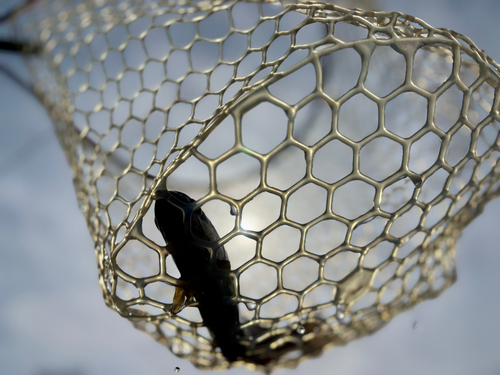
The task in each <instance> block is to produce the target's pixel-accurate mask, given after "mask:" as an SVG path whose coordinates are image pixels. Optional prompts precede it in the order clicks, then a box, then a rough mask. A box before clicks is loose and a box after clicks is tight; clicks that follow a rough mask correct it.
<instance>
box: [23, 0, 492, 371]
mask: <svg viewBox="0 0 500 375" xmlns="http://www.w3.org/2000/svg"><path fill="white" fill-rule="evenodd" d="M16 30H17V35H18V37H19V38H22V39H23V40H30V41H32V42H34V43H38V44H40V45H41V46H42V51H41V53H40V54H39V55H38V56H27V60H28V61H29V65H30V68H31V69H32V72H33V75H34V78H35V81H36V88H37V93H38V95H39V96H40V98H42V100H43V102H44V104H45V105H46V106H47V108H48V111H49V112H50V115H51V117H52V119H53V122H54V126H55V129H56V132H57V135H58V137H59V139H60V142H61V144H62V146H63V148H64V151H65V153H66V155H67V158H68V161H69V163H70V165H71V167H72V169H73V172H74V185H75V189H76V194H77V198H78V202H79V205H80V207H81V210H82V212H83V214H84V215H85V218H86V220H87V223H88V227H89V230H90V233H91V235H92V238H93V240H94V242H95V252H96V257H97V263H98V268H99V281H100V285H101V288H102V292H103V296H104V300H105V302H106V304H107V305H108V306H109V307H110V308H112V309H113V310H115V311H116V312H118V313H119V314H120V315H121V316H122V317H125V318H126V319H128V320H130V321H131V322H132V323H133V324H134V326H135V327H136V328H138V329H140V330H143V331H144V332H146V333H147V334H149V335H150V336H151V337H152V338H153V339H155V340H156V341H158V342H160V343H161V344H163V345H165V346H167V347H168V348H169V350H170V351H171V352H172V353H174V354H175V355H176V356H178V357H181V358H185V359H188V360H189V361H191V362H192V363H193V364H194V365H195V366H196V367H198V368H202V369H225V368H228V367H231V366H237V365H246V366H247V367H249V368H251V369H259V370H266V371H271V370H273V369H275V368H278V367H283V366H285V367H295V366H296V365H297V364H298V363H299V362H300V361H303V360H305V359H307V358H310V357H311V356H317V355H319V354H321V353H322V352H323V351H324V349H325V348H327V347H331V346H336V345H342V344H346V343H348V342H350V341H351V340H354V339H356V338H359V337H361V336H364V335H367V334H371V333H373V332H375V331H377V330H379V329H380V328H382V327H383V326H384V325H385V324H386V323H387V322H389V321H390V320H391V319H392V317H394V316H395V315H397V314H399V313H400V312H402V311H404V310H406V309H409V308H411V307H412V306H414V305H415V304H417V303H419V302H421V301H423V300H426V299H429V298H434V297H436V296H438V295H439V294H440V293H441V292H443V291H444V290H445V289H446V288H448V287H449V286H450V285H451V284H452V283H453V282H454V280H455V278H456V273H455V266H454V258H455V243H456V241H457V238H458V237H459V235H460V233H461V231H462V229H463V228H464V227H465V226H466V225H467V224H468V223H469V222H470V221H471V220H472V219H474V218H475V217H476V216H477V215H478V214H479V213H481V211H482V209H483V207H484V205H485V204H486V203H487V202H488V201H489V200H491V199H493V198H494V197H496V196H497V195H498V193H499V186H500V181H499V172H500V167H499V162H498V160H499V156H500V153H499V131H500V123H499V121H500V117H499V112H498V98H499V96H498V83H499V66H498V65H497V64H496V63H495V62H493V61H492V60H491V59H489V58H488V57H487V56H486V55H485V53H484V52H482V51H481V50H479V49H478V48H477V47H476V46H475V45H474V44H473V42H472V41H471V40H469V39H468V38H467V37H465V36H462V35H460V34H457V33H455V32H452V31H450V30H445V29H437V28H434V27H431V26H429V25H428V24H426V23H425V22H424V21H421V20H419V19H417V18H414V17H411V16H407V15H404V14H400V13H391V12H365V11H362V10H351V9H344V8H340V7H337V6H334V5H331V4H323V3H319V2H307V3H297V4H290V5H282V4H281V3H279V2H263V1H262V2H258V1H255V2H254V1H248V2H246V1H212V2H208V1H204V2H195V1H193V2H190V1H157V2H150V1H142V2H136V1H89V0H81V1H69V0H67V1H63V0H50V1H40V3H39V4H37V5H36V6H35V7H33V8H32V9H31V10H30V11H28V12H25V13H23V14H21V15H20V16H19V17H18V18H17V19H16ZM172 191H178V192H182V193H184V194H186V195H187V196H189V197H190V198H192V199H193V200H194V201H195V203H193V204H192V205H191V208H192V209H193V210H197V209H200V208H201V210H202V211H203V213H204V214H205V215H206V217H207V218H208V219H209V220H210V221H211V223H212V224H213V226H214V227H215V229H216V231H217V233H218V236H216V237H215V241H213V242H212V243H210V244H209V245H207V247H206V249H207V254H209V255H210V259H211V262H212V263H211V265H212V266H213V264H214V263H213V262H214V259H216V258H217V257H218V258H217V259H219V258H221V257H225V259H226V260H228V261H229V262H230V272H228V274H227V277H228V278H230V280H231V282H232V285H233V287H234V294H233V295H230V296H228V298H227V301H226V302H225V303H227V304H228V306H229V305H230V306H232V307H234V306H235V307H236V308H237V310H238V314H239V322H238V323H239V325H240V328H241V332H244V333H245V334H244V335H242V336H241V337H238V338H237V339H235V340H236V341H235V342H237V343H238V345H242V347H243V348H244V350H245V353H246V354H245V355H243V356H240V357H239V358H238V359H237V360H228V358H227V355H225V354H224V352H223V350H221V348H220V347H219V345H218V344H217V340H216V339H215V338H214V334H213V329H212V328H213V327H207V324H205V323H206V322H204V321H203V319H202V317H201V316H200V309H201V307H200V304H201V303H200V301H197V300H196V298H190V299H189V298H187V299H186V301H185V302H184V305H183V306H182V309H181V310H180V311H178V312H173V311H172V306H173V298H174V294H175V291H176V287H177V288H178V289H179V290H182V288H183V287H182V285H184V284H182V282H180V281H179V280H180V276H181V275H180V272H179V270H178V268H177V267H176V263H175V262H174V260H173V257H172V255H171V253H170V251H169V247H168V246H166V245H167V244H166V242H165V240H164V237H162V234H161V233H160V231H159V230H158V228H157V226H156V225H155V212H154V206H155V202H156V201H158V199H160V197H161V196H163V195H162V194H165V192H172ZM198 212H199V211H198ZM218 237H220V238H218ZM205 245H206V244H205ZM224 252H225V253H224ZM193 262H196V259H194V260H193ZM221 311H222V310H221Z"/></svg>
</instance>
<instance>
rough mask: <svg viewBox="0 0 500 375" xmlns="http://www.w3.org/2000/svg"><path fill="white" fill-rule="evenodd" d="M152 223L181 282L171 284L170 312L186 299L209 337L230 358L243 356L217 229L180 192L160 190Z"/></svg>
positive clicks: (231, 287) (225, 257)
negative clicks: (195, 307)
mask: <svg viewBox="0 0 500 375" xmlns="http://www.w3.org/2000/svg"><path fill="white" fill-rule="evenodd" d="M154 213H155V224H156V227H157V228H158V230H159V231H160V232H161V234H162V236H163V239H164V240H165V242H166V243H167V250H168V251H169V253H170V255H171V256H172V258H173V260H174V262H175V265H176V266H177V268H178V270H179V273H180V280H182V281H184V283H185V286H184V287H182V288H181V287H176V289H175V293H174V298H173V303H172V308H171V312H172V313H173V314H177V313H178V312H180V311H181V309H182V308H183V306H184V304H185V301H186V299H187V300H191V299H194V300H195V301H196V302H198V309H199V312H200V315H201V318H202V319H203V322H204V324H205V326H206V327H207V328H208V330H209V331H210V333H211V335H212V337H213V338H214V342H215V343H216V345H217V346H218V347H219V348H220V349H221V352H222V354H223V355H224V357H226V359H227V360H228V361H230V362H234V361H237V360H239V359H244V357H245V346H244V345H243V344H242V343H241V339H242V338H243V337H244V332H243V330H242V329H241V325H240V319H239V311H238V306H237V302H236V299H235V298H234V296H235V295H236V291H235V284H234V279H233V277H232V276H231V263H230V261H229V257H228V255H227V252H226V250H225V249H224V247H223V246H219V247H217V246H218V245H217V243H218V241H219V239H220V237H219V234H218V233H217V230H216V229H215V227H214V225H213V224H212V222H211V221H210V220H209V219H208V217H207V216H206V215H205V213H204V212H203V211H202V209H201V208H197V207H196V201H195V200H194V199H192V198H191V197H189V196H188V195H186V194H184V193H182V192H179V191H162V192H161V193H160V194H158V195H157V199H156V202H155V206H154Z"/></svg>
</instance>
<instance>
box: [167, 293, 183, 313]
mask: <svg viewBox="0 0 500 375" xmlns="http://www.w3.org/2000/svg"><path fill="white" fill-rule="evenodd" d="M185 300H186V291H185V290H184V289H183V288H175V293H174V301H173V303H172V310H171V311H172V313H173V314H177V313H178V312H179V311H181V310H182V307H183V306H184V301H185Z"/></svg>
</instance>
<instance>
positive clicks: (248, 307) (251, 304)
mask: <svg viewBox="0 0 500 375" xmlns="http://www.w3.org/2000/svg"><path fill="white" fill-rule="evenodd" d="M245 305H246V306H247V309H248V310H255V309H256V308H257V305H256V304H255V303H253V302H247V303H245Z"/></svg>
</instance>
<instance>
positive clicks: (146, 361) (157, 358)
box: [0, 0, 500, 375]
mask: <svg viewBox="0 0 500 375" xmlns="http://www.w3.org/2000/svg"><path fill="white" fill-rule="evenodd" d="M376 7H377V8H378V9H383V10H394V11H401V12H404V13H408V14H412V15H414V16H417V17H419V18H422V19H424V20H425V21H426V22H428V23H429V24H431V25H433V26H436V27H447V28H451V29H454V30H456V31H458V32H461V33H463V34H465V35H467V36H469V37H470V38H471V39H472V40H474V41H475V42H476V44H477V45H478V46H479V47H480V48H481V49H484V50H485V51H486V52H487V53H488V54H489V55H490V56H491V57H493V58H494V59H495V60H496V61H500V43H499V42H498V31H497V24H498V20H499V19H500V3H498V1H497V0H477V1H474V2H472V1H465V0H434V1H431V0H420V1H410V0H404V1H403V0H401V1H396V0H379V1H378V2H377V6H376ZM0 63H1V64H5V65H7V66H8V67H10V68H11V69H14V70H16V72H18V74H20V75H21V76H23V77H25V78H28V74H27V72H26V68H25V66H24V64H23V62H22V60H21V59H20V58H19V57H17V56H14V55H8V54H3V53H2V54H0ZM0 114H1V117H0V238H1V242H0V296H1V299H0V373H1V374H8V375H10V374H13V375H15V374H33V375H49V374H50V375H70V374H73V375H87V374H92V375H99V374H118V373H119V374H138V373H140V374H147V375H150V374H151V375H153V374H171V373H174V368H175V367H176V366H178V367H180V371H181V372H180V374H200V373H201V372H200V371H199V370H197V369H195V368H194V367H193V366H192V365H191V364H190V363H189V362H187V361H183V360H180V359H178V358H177V357H175V356H174V355H172V354H171V353H170V352H169V351H168V350H167V349H166V348H164V347H162V346H161V345H160V344H158V343H156V342H154V341H153V340H151V339H150V338H149V337H147V336H146V335H145V334H143V333H141V332H139V331H137V330H135V329H134V328H133V327H132V325H131V324H130V323H128V322H127V321H126V320H124V319H121V318H120V317H119V316H118V314H116V313H115V312H113V311H111V310H110V309H108V308H107V307H106V306H105V305H104V302H103V300H102V298H101V293H100V289H99V285H98V282H97V272H96V264H95V259H94V252H93V244H92V241H91V239H90V236H89V234H88V232H87V228H86V224H85V221H84V219H83V217H82V215H81V214H80V212H79V210H78V207H77V204H76V199H75V195H74V191H73V186H72V182H71V171H70V169H69V167H68V164H67V163H66V160H65V158H64V154H63V152H62V150H61V149H60V147H59V144H58V142H57V140H56V138H55V136H54V134H53V131H52V128H51V123H50V120H49V118H48V117H47V114H46V113H45V110H44V109H43V108H42V107H41V106H40V105H39V104H38V103H37V102H36V100H35V99H34V98H32V97H31V96H29V95H28V94H26V93H25V92H24V91H23V90H22V88H20V87H19V86H17V85H16V84H14V83H13V82H12V81H10V79H9V78H7V77H6V76H5V75H2V74H0ZM499 212H500V200H498V199H497V200H496V201H494V202H491V203H490V205H489V206H488V207H487V208H486V210H485V212H484V213H483V215H482V216H480V217H479V218H478V219H476V220H475V221H474V222H472V223H471V224H470V225H469V227H468V228H466V230H465V231H464V233H463V235H462V238H461V240H460V241H459V243H458V249H457V250H458V254H457V262H456V264H457V271H458V280H457V282H456V284H455V285H453V286H452V287H451V288H450V289H449V290H447V291H446V292H445V293H444V294H443V295H442V296H441V297H439V298H438V299H435V300H431V301H427V302H425V303H423V304H421V305H418V306H416V307H415V308H414V309H413V310H412V311H409V312H406V313H403V314H400V315H399V316H397V317H396V318H395V319H393V320H392V321H391V322H390V323H389V324H388V325H387V326H386V327H385V328H384V329H382V330H381V331H379V332H378V333H376V334H375V335H373V336H370V337H367V338H363V339H361V340H358V341H355V342H352V343H350V344H349V345H347V346H345V347H339V348H334V349H331V350H329V351H327V352H326V353H324V354H323V355H322V356H321V357H320V358H318V359H315V360H310V361H307V362H305V363H303V364H302V365H301V366H299V367H298V368H297V369H295V370H279V371H277V372H276V374H280V375H281V374H282V375H285V374H292V373H295V374H301V373H305V372H306V371H307V372H308V373H319V374H333V373H334V374H344V375H349V374H371V375H378V374H383V375H400V374H405V375H417V374H424V373H425V374H426V375H434V374H436V375H445V374H453V375H462V374H463V375H466V374H467V375H469V374H471V373H475V374H481V375H498V374H500V357H499V356H498V352H499V350H500V323H499V319H498V317H499V316H500V276H499V274H500V272H499V271H500V252H499V251H498V250H499V249H498V248H499V243H500V231H499V230H498V228H499V225H498V223H499V222H500V215H499ZM415 322H417V328H416V329H414V328H413V327H414V323H415ZM212 373H213V374H217V373H218V372H212ZM226 373H227V372H226ZM228 373H229V374H233V375H237V374H250V372H249V371H247V370H245V369H241V368H240V369H233V370H230V371H229V372H228ZM220 374H222V372H221V373H220Z"/></svg>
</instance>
